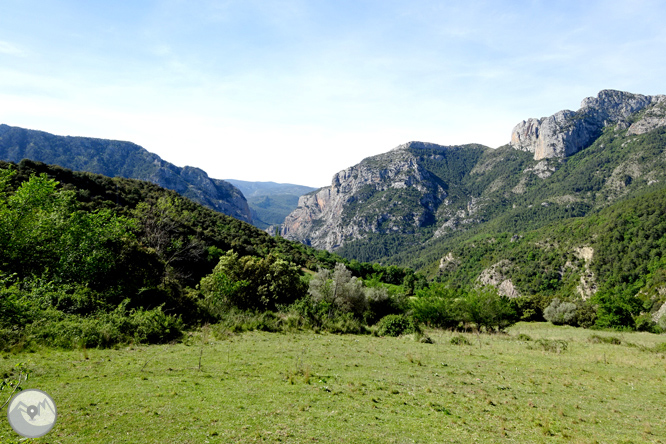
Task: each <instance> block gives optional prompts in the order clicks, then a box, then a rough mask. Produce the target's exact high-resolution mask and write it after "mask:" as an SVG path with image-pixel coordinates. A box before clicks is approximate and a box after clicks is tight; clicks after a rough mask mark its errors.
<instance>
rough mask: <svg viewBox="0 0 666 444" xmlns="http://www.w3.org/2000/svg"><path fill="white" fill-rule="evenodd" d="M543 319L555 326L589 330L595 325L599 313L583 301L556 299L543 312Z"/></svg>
mask: <svg viewBox="0 0 666 444" xmlns="http://www.w3.org/2000/svg"><path fill="white" fill-rule="evenodd" d="M543 317H544V318H545V319H546V320H547V321H549V322H551V323H553V324H554V325H571V326H573V327H583V328H589V327H592V326H593V325H594V322H595V320H596V317H597V311H596V308H595V307H594V306H593V305H591V304H589V303H587V302H586V301H583V300H581V299H577V300H575V301H573V302H565V301H561V300H560V299H559V298H555V299H553V300H552V301H551V303H550V305H548V307H546V309H545V310H544V311H543Z"/></svg>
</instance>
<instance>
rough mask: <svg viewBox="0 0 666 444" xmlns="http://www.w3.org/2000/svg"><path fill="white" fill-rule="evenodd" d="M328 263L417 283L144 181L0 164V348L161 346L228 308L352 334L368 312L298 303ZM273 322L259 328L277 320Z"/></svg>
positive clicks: (366, 275) (398, 283) (372, 278)
mask: <svg viewBox="0 0 666 444" xmlns="http://www.w3.org/2000/svg"><path fill="white" fill-rule="evenodd" d="M336 264H339V266H340V267H343V268H344V269H345V270H347V271H346V272H347V273H349V275H350V276H351V275H352V274H353V277H354V279H359V281H358V282H359V283H360V282H361V280H362V279H366V280H367V281H368V282H369V283H370V282H373V283H375V285H377V286H389V285H393V286H394V287H396V288H397V287H399V288H400V291H402V292H403V293H404V292H405V291H406V292H412V291H413V290H414V288H415V286H417V285H422V283H423V278H422V277H419V276H417V275H415V274H414V272H413V271H412V270H409V269H403V268H399V267H395V266H389V267H384V266H380V265H378V264H367V263H360V262H357V261H347V260H344V259H342V258H341V257H339V256H336V255H333V254H330V253H328V252H325V251H316V250H313V249H311V248H308V247H305V246H303V245H301V244H297V243H293V242H289V241H286V240H285V239H282V238H280V237H271V236H269V235H268V234H267V233H265V232H263V231H261V230H259V229H257V228H255V227H253V226H251V225H249V224H247V223H244V222H241V221H238V220H236V219H234V218H231V217H228V216H225V215H223V214H220V213H217V212H214V211H212V210H209V209H207V208H205V207H203V206H201V205H199V204H196V203H193V202H191V201H189V200H187V199H184V198H182V197H181V196H179V195H178V194H176V193H175V192H172V191H168V190H165V189H163V188H160V187H158V186H156V185H153V184H151V183H147V182H141V181H136V180H130V179H121V178H113V179H111V178H107V177H104V176H100V175H94V174H89V173H75V172H72V171H69V170H66V169H63V168H60V167H54V166H49V165H45V164H42V163H39V162H31V161H22V162H21V163H20V164H18V165H15V164H9V163H2V164H0V293H1V298H0V304H2V307H0V313H2V314H1V315H0V336H2V337H1V338H0V339H2V341H1V343H2V344H3V347H10V346H16V345H19V346H20V345H21V344H24V343H26V342H30V341H36V342H42V343H48V344H53V345H58V346H75V345H81V346H87V347H90V346H109V345H113V344H115V343H118V342H128V341H139V342H141V341H149V342H164V341H169V340H172V339H174V338H177V337H178V336H179V335H180V334H181V332H182V329H183V328H185V327H187V326H197V325H200V324H202V323H205V322H216V321H219V320H220V319H221V318H222V317H224V316H226V315H228V314H229V313H236V314H238V313H245V314H242V315H241V318H243V316H250V318H251V319H254V320H255V321H256V319H257V317H261V316H263V313H264V312H266V311H272V312H280V311H282V312H284V313H286V312H293V313H300V314H298V316H299V319H300V320H299V321H298V322H299V323H300V324H301V325H302V326H303V327H307V328H309V327H311V326H312V325H315V324H316V325H317V327H318V328H324V329H327V328H329V327H330V328H332V329H338V330H341V331H347V330H349V331H362V326H363V325H367V322H374V321H376V320H377V319H376V315H368V314H367V313H365V312H363V313H354V314H351V315H350V314H349V313H348V310H347V309H346V308H345V307H339V309H336V310H329V311H328V312H326V316H323V317H322V316H321V313H320V311H321V310H320V308H321V307H322V306H323V305H321V304H324V305H325V301H323V302H322V301H319V302H318V301H313V302H312V304H310V302H308V301H309V295H308V281H309V279H310V277H311V276H312V275H313V274H314V273H315V271H316V270H318V269H323V270H326V269H332V268H334V266H336ZM343 264H344V265H343ZM345 265H346V266H345ZM419 283H421V284H419ZM403 284H404V285H403ZM364 295H365V293H364ZM317 304H318V305H317ZM289 306H294V307H295V308H294V307H292V308H288V307H289ZM313 307H314V308H313ZM317 307H319V308H317ZM247 313H249V315H248V314H247ZM252 313H255V314H252ZM317 313H318V314H317ZM315 314H317V315H316V316H315ZM338 315H339V316H338ZM338 318H340V319H341V320H340V319H338ZM272 319H274V320H275V323H274V324H275V325H274V326H273V327H266V328H281V327H280V325H282V324H283V323H284V322H283V321H284V320H285V319H284V316H283V317H279V316H277V317H276V316H273V318H272ZM255 321H251V322H255ZM338 321H340V322H338ZM336 322H337V323H336ZM340 326H342V327H340Z"/></svg>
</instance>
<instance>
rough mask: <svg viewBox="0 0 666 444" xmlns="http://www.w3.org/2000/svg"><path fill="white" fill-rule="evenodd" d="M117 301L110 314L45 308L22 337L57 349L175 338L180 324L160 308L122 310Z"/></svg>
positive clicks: (160, 341)
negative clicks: (77, 312)
mask: <svg viewBox="0 0 666 444" xmlns="http://www.w3.org/2000/svg"><path fill="white" fill-rule="evenodd" d="M125 307H126V303H124V304H121V306H119V307H118V308H117V309H116V310H114V311H113V312H111V313H100V314H98V315H96V316H87V317H83V316H77V315H68V314H64V313H62V312H58V311H56V310H54V309H49V310H46V311H45V312H43V317H42V319H40V320H38V321H36V322H33V323H32V324H30V325H28V326H27V327H26V328H25V337H26V338H28V339H29V340H31V341H34V342H36V343H38V344H43V345H48V346H52V347H60V348H66V349H69V348H73V347H86V348H91V347H111V346H113V345H116V344H126V343H153V344H156V343H165V342H169V341H172V340H176V339H179V338H180V337H181V336H182V332H183V323H182V321H181V320H180V318H179V317H175V316H172V315H168V314H166V313H164V312H163V311H162V307H158V308H155V309H152V310H142V309H140V310H129V311H127V310H126V308H125Z"/></svg>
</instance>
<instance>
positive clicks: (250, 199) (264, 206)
mask: <svg viewBox="0 0 666 444" xmlns="http://www.w3.org/2000/svg"><path fill="white" fill-rule="evenodd" d="M225 180H226V181H227V182H229V183H230V184H232V185H234V186H236V187H237V188H238V189H239V190H241V191H242V192H243V194H244V195H245V198H246V199H247V203H248V205H249V206H250V209H251V210H252V220H253V224H254V225H255V226H257V227H259V228H267V227H268V226H270V225H280V224H282V223H283V222H284V218H285V217H287V215H288V214H289V213H291V212H292V211H293V210H295V209H296V207H297V206H298V198H299V197H300V196H302V195H303V194H306V193H309V192H311V191H314V190H315V189H316V188H312V187H307V186H304V185H294V184H290V183H275V182H247V181H244V180H236V179H225Z"/></svg>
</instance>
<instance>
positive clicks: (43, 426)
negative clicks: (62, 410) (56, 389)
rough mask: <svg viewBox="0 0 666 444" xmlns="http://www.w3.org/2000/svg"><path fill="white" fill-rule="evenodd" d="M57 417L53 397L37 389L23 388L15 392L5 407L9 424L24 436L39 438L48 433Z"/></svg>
mask: <svg viewBox="0 0 666 444" xmlns="http://www.w3.org/2000/svg"><path fill="white" fill-rule="evenodd" d="M57 417H58V412H57V410H56V406H55V402H54V401H53V399H52V398H51V397H50V396H49V395H48V394H47V393H45V392H43V391H41V390H37V389H28V390H23V391H22V392H20V393H18V394H16V395H15V396H14V397H13V398H12V401H11V402H10V403H9V407H8V408H7V419H9V425H11V426H12V429H14V431H15V432H16V433H18V434H19V435H21V436H24V437H26V438H39V437H40V436H44V435H46V434H47V433H49V432H50V431H51V429H52V428H53V426H54V425H55V423H56V419H57Z"/></svg>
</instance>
